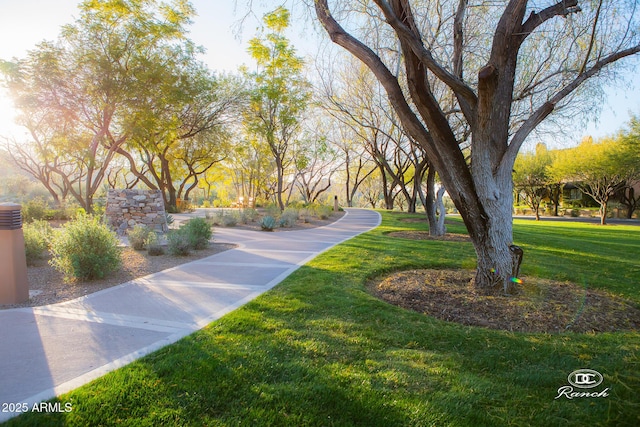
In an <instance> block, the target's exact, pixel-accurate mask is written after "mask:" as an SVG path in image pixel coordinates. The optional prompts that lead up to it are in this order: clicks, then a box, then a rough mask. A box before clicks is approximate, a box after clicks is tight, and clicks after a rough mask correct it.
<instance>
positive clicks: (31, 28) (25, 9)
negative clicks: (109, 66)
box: [0, 0, 640, 145]
mask: <svg viewBox="0 0 640 427" xmlns="http://www.w3.org/2000/svg"><path fill="white" fill-rule="evenodd" d="M78 3H79V0H49V1H42V0H0V12H1V13H0V58H2V59H11V58H12V57H19V58H20V57H23V56H24V55H25V53H26V51H27V50H28V49H31V48H33V47H34V46H35V45H36V44H37V43H38V42H40V41H42V40H43V39H47V40H53V39H55V38H56V37H57V35H58V33H59V30H60V27H61V26H62V25H64V24H68V23H71V22H73V20H74V17H75V16H77V15H78V13H77V4H78ZM235 3H236V2H235V1H234V0H192V4H193V5H194V6H195V8H196V10H197V11H198V16H197V17H196V18H195V20H194V24H193V25H192V27H191V33H190V37H191V39H192V40H193V41H194V42H195V43H196V44H199V45H202V46H204V47H205V48H206V49H207V53H206V55H205V56H204V57H203V58H202V60H203V61H204V62H205V63H207V64H208V65H209V67H210V68H211V69H213V70H218V71H235V70H237V68H238V67H239V66H240V65H242V64H251V63H252V60H251V59H250V57H249V55H248V54H247V53H246V46H247V41H248V40H249V39H250V38H251V37H253V36H254V34H255V29H256V27H257V25H258V21H257V20H256V19H253V20H252V19H249V20H247V21H246V22H245V25H244V32H243V34H242V37H240V38H238V37H237V35H236V34H235V33H234V31H233V29H234V28H236V25H235V24H237V22H238V20H239V19H240V17H241V15H240V14H239V13H235V11H234V5H235ZM244 3H245V2H244V0H239V1H238V4H239V7H242V5H244ZM258 3H265V2H254V5H256V4H258ZM258 6H259V5H258ZM266 10H267V9H264V8H263V9H261V10H260V12H258V13H263V12H264V11H266ZM304 32H305V31H304V29H294V30H292V31H291V32H290V34H289V37H290V39H291V41H292V42H293V44H294V46H296V48H297V49H298V51H299V52H300V53H301V54H302V55H312V54H313V52H312V50H313V47H312V46H313V44H312V42H311V41H310V39H309V38H308V37H305V38H303V33H304ZM307 33H309V31H307ZM634 79H635V84H634V85H633V86H634V87H630V88H624V87H617V88H610V89H608V90H607V93H608V97H607V100H606V101H605V103H604V105H603V106H602V114H601V116H600V119H599V121H598V123H595V124H594V123H591V124H589V125H588V126H586V127H585V126H583V125H582V124H575V126H576V128H575V129H574V130H573V133H574V135H575V139H576V143H577V142H579V140H580V139H581V138H582V136H586V135H592V136H594V137H596V138H598V137H601V136H605V135H610V134H612V133H614V132H616V131H617V130H618V129H620V127H621V126H623V124H624V123H625V122H626V121H628V119H629V112H630V111H631V112H634V113H636V114H640V79H638V78H634ZM12 116H13V113H12V107H11V101H10V100H9V99H7V97H6V95H5V94H4V93H2V92H0V135H5V136H8V135H13V136H16V137H20V135H21V133H22V131H21V130H20V128H17V127H16V126H15V125H14V124H13V122H12ZM550 145H553V143H550Z"/></svg>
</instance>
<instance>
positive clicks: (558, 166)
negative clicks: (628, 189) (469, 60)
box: [552, 137, 640, 225]
mask: <svg viewBox="0 0 640 427" xmlns="http://www.w3.org/2000/svg"><path fill="white" fill-rule="evenodd" d="M627 150H628V146H625V145H624V144H621V143H620V141H619V140H615V139H612V138H604V139H602V140H601V141H598V142H594V141H593V138H591V137H587V138H585V139H583V141H582V142H581V143H580V145H578V146H577V147H575V148H570V149H566V150H562V151H560V152H559V153H558V154H557V157H556V159H555V161H554V162H553V165H552V169H553V173H554V174H556V175H560V176H563V177H564V179H565V181H569V182H572V183H573V184H575V185H576V186H578V188H580V190H582V192H583V193H585V194H588V195H589V196H591V197H592V198H593V200H595V201H596V202H597V203H598V204H599V205H600V223H601V224H602V225H605V224H606V222H607V212H608V206H609V203H610V202H611V201H612V200H613V199H614V197H615V196H616V194H617V193H618V192H619V191H620V190H621V189H623V188H625V186H626V183H627V182H629V181H633V180H635V179H638V177H640V174H639V172H640V167H638V165H636V166H635V167H632V166H631V164H630V163H629V162H628V159H633V158H634V157H635V159H637V158H638V155H637V154H634V153H633V152H630V151H627Z"/></svg>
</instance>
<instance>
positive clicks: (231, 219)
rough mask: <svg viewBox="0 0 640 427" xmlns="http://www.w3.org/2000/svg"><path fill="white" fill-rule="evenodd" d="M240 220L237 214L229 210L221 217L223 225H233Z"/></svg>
mask: <svg viewBox="0 0 640 427" xmlns="http://www.w3.org/2000/svg"><path fill="white" fill-rule="evenodd" d="M239 220H240V217H239V215H238V214H237V213H236V212H229V213H227V214H226V215H224V216H223V217H222V226H223V227H235V226H236V225H238V221H239Z"/></svg>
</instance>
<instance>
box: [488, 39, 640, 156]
mask: <svg viewBox="0 0 640 427" xmlns="http://www.w3.org/2000/svg"><path fill="white" fill-rule="evenodd" d="M637 53H640V44H638V45H635V46H632V47H630V48H628V49H625V50H621V51H619V52H615V53H612V54H611V55H609V56H606V57H604V58H602V59H601V60H600V61H598V62H596V63H595V64H594V65H593V66H592V67H591V68H589V69H588V70H586V71H584V72H583V73H582V74H578V75H577V76H576V78H575V79H573V80H572V81H571V83H569V84H568V85H566V86H565V87H564V88H562V89H561V90H560V91H559V92H558V93H556V94H555V95H554V96H553V97H551V98H550V99H549V100H548V101H547V102H545V103H544V104H543V105H542V106H540V107H539V108H538V109H537V110H536V111H535V112H534V113H533V114H532V115H531V116H529V118H528V119H527V120H525V121H524V123H523V124H522V125H521V126H520V128H519V129H518V130H517V131H516V133H515V134H514V135H513V138H511V142H510V144H509V147H508V149H507V151H506V152H505V154H504V156H503V158H502V160H501V162H500V167H501V168H509V169H511V167H512V165H513V162H515V159H516V156H517V154H518V151H519V150H520V147H521V146H522V144H523V143H524V141H525V139H526V138H527V137H528V136H529V134H530V133H531V132H532V131H533V129H535V127H536V126H538V125H539V124H540V123H541V122H542V121H543V120H544V119H545V118H547V117H548V116H549V114H551V113H552V112H553V110H554V109H555V107H556V105H557V104H558V103H559V102H560V101H562V100H563V99H565V98H566V97H567V96H569V95H570V94H572V93H573V92H574V91H575V90H576V89H577V88H578V87H579V86H580V85H581V84H582V83H584V82H585V81H586V80H587V79H589V78H591V77H593V76H595V75H596V74H598V73H599V72H600V71H602V69H603V68H605V67H606V66H608V65H610V64H613V63H614V62H616V61H618V60H620V59H622V58H625V57H627V56H631V55H635V54H637Z"/></svg>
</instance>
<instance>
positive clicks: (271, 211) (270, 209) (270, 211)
mask: <svg viewBox="0 0 640 427" xmlns="http://www.w3.org/2000/svg"><path fill="white" fill-rule="evenodd" d="M264 210H265V213H266V215H267V216H272V217H274V218H277V217H278V216H280V213H281V212H282V211H281V210H280V207H279V206H278V205H276V204H275V203H269V204H268V205H267V206H266V207H265V208H264Z"/></svg>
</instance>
